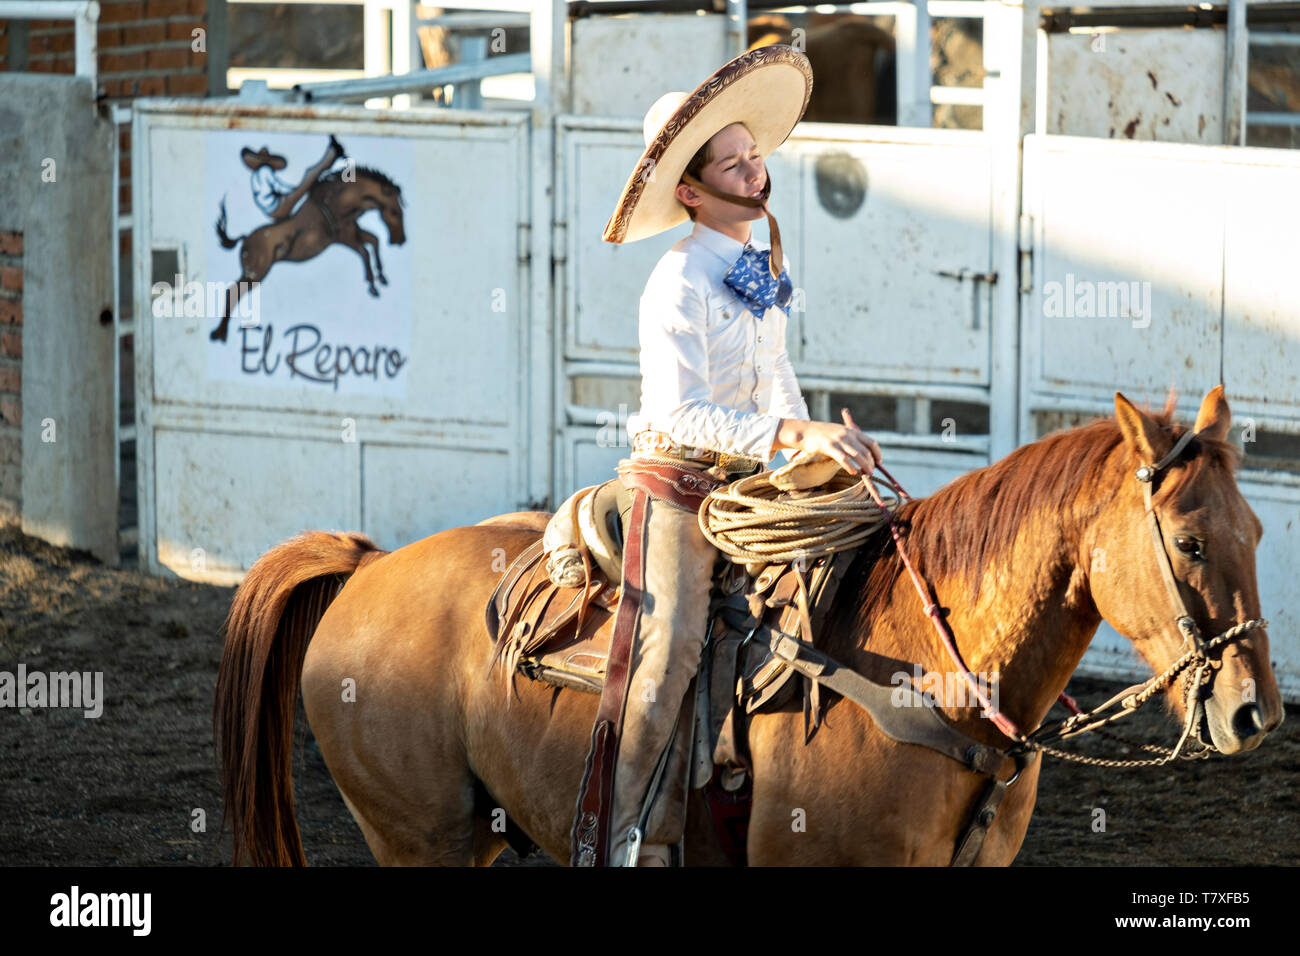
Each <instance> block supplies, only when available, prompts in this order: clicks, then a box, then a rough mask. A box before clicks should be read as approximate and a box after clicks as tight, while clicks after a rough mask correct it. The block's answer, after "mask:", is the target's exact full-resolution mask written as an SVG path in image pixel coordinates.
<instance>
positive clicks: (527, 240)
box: [519, 222, 533, 263]
mask: <svg viewBox="0 0 1300 956" xmlns="http://www.w3.org/2000/svg"><path fill="white" fill-rule="evenodd" d="M532 257H533V225H532V223H529V222H521V223H520V224H519V261H520V262H521V263H527V262H528V261H529V260H530V259H532Z"/></svg>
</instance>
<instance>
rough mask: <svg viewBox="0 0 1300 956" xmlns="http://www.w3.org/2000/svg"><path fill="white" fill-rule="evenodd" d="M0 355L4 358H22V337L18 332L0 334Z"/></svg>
mask: <svg viewBox="0 0 1300 956" xmlns="http://www.w3.org/2000/svg"><path fill="white" fill-rule="evenodd" d="M0 355H3V356H5V357H6V358H22V357H23V337H22V333H20V332H0Z"/></svg>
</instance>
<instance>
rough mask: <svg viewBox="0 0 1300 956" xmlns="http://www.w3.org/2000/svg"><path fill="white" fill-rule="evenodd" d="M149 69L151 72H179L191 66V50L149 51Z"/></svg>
mask: <svg viewBox="0 0 1300 956" xmlns="http://www.w3.org/2000/svg"><path fill="white" fill-rule="evenodd" d="M148 63H149V69H151V70H179V69H181V68H182V67H186V66H189V64H190V51H189V48H188V47H186V48H182V49H173V50H150V51H149V59H148Z"/></svg>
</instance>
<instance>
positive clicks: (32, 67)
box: [27, 59, 54, 73]
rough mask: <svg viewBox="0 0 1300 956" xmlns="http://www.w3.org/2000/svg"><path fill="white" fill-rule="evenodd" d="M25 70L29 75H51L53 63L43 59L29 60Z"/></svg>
mask: <svg viewBox="0 0 1300 956" xmlns="http://www.w3.org/2000/svg"><path fill="white" fill-rule="evenodd" d="M27 69H28V71H29V72H31V73H53V72H54V61H52V60H45V59H40V60H36V59H33V60H29V61H28V62H27Z"/></svg>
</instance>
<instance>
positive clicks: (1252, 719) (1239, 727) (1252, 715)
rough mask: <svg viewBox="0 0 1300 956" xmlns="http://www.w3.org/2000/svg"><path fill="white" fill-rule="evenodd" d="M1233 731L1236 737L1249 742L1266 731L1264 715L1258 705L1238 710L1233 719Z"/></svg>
mask: <svg viewBox="0 0 1300 956" xmlns="http://www.w3.org/2000/svg"><path fill="white" fill-rule="evenodd" d="M1232 729H1233V731H1234V732H1235V733H1236V735H1237V736H1238V737H1239V738H1240V739H1242V740H1247V739H1249V738H1251V737H1254V736H1255V735H1256V734H1259V733H1263V731H1264V715H1263V714H1261V713H1260V712H1259V705H1258V704H1246V705H1245V706H1243V707H1238V708H1237V713H1236V714H1235V715H1234V716H1233V718H1232Z"/></svg>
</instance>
